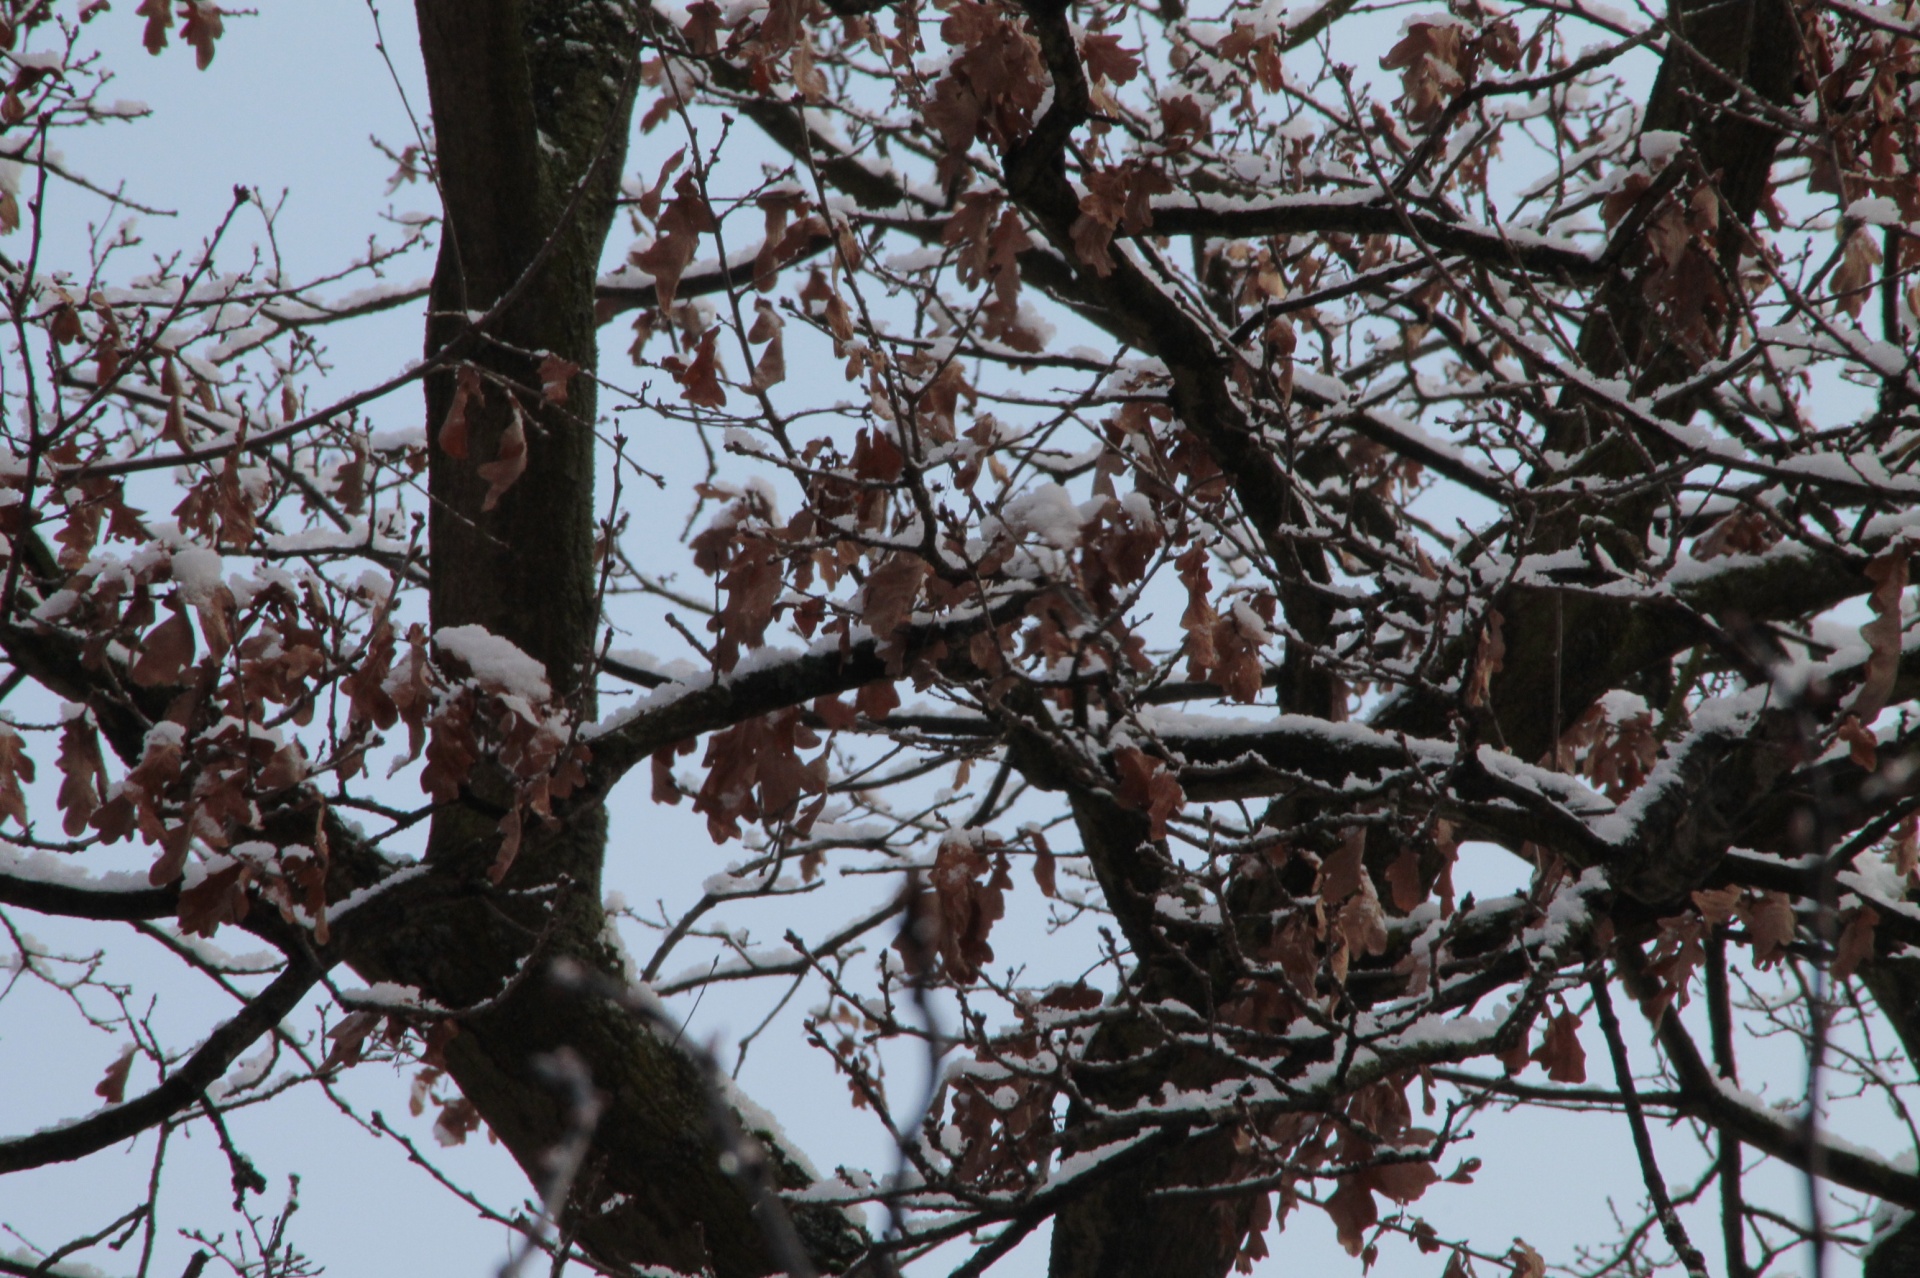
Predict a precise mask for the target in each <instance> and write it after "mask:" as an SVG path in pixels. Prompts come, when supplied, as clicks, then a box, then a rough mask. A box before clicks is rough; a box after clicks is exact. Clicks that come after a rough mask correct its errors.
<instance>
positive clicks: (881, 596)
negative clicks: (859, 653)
mask: <svg viewBox="0 0 1920 1278" xmlns="http://www.w3.org/2000/svg"><path fill="white" fill-rule="evenodd" d="M928 572H929V569H928V568H927V561H926V560H924V559H922V558H920V556H918V555H915V554H912V553H910V552H907V551H896V552H895V553H894V554H892V555H891V556H889V557H888V558H887V561H886V562H885V563H883V564H881V565H880V566H879V567H878V568H875V569H874V570H873V571H872V572H871V573H869V574H867V584H866V589H865V590H864V591H862V592H861V596H860V619H861V620H862V621H864V622H866V623H867V628H868V629H869V630H871V631H873V633H874V635H875V636H876V637H878V638H883V639H884V638H886V637H888V636H890V635H892V634H893V632H894V631H896V630H898V629H899V628H900V627H901V626H903V625H905V624H906V622H907V619H908V618H909V617H911V616H912V615H913V604H914V601H915V600H916V599H918V598H919V596H920V584H921V583H922V582H924V581H925V580H926V579H927V574H928Z"/></svg>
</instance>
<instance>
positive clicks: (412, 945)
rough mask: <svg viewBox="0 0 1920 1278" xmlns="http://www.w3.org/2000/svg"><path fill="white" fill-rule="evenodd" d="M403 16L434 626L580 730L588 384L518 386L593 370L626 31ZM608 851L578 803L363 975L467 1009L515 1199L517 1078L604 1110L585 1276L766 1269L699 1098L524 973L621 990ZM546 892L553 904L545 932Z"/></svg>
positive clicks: (425, 2) (617, 166)
mask: <svg viewBox="0 0 1920 1278" xmlns="http://www.w3.org/2000/svg"><path fill="white" fill-rule="evenodd" d="M416 8H417V13H418V16H419V24H420V38H421V49H422V53H423V55H424V57H425V62H426V69H427V80H428V87H429V90H430V93H431V98H432V107H433V118H434V124H435V131H436V140H437V143H438V152H437V157H438V167H437V178H438V181H439V185H440V189H441V193H442V196H443V200H444V205H445V212H446V233H445V235H444V237H443V239H442V243H441V249H440V258H439V264H438V267H437V269H436V271H435V275H434V280H433V288H432V294H431V307H432V314H431V317H430V319H429V321H428V327H427V343H426V346H427V353H428V355H429V356H433V355H435V354H437V353H439V352H441V351H442V350H443V349H445V348H448V347H449V346H453V348H454V349H455V350H456V351H457V353H458V354H459V356H460V360H461V361H462V362H464V363H466V364H468V365H471V366H474V367H477V368H479V369H481V370H483V373H484V375H485V376H486V379H487V380H486V384H485V397H484V402H483V403H482V404H474V403H471V402H469V404H468V406H467V408H468V412H467V417H468V421H469V428H470V435H469V455H468V456H467V457H466V458H464V459H463V458H458V457H453V456H450V455H449V454H448V453H447V452H446V451H445V450H443V449H435V450H434V453H433V462H432V471H431V485H430V492H431V497H432V502H433V508H432V522H431V532H432V617H433V624H434V626H435V628H436V629H437V628H441V627H446V626H457V625H466V624H479V625H482V626H485V627H486V628H487V629H488V630H489V631H491V632H493V633H495V634H498V635H501V636H503V637H505V638H507V639H509V640H511V641H512V642H513V643H514V644H516V645H518V646H519V647H520V648H521V649H522V650H523V651H525V652H527V653H529V654H530V655H532V656H534V657H536V658H538V659H539V660H540V661H541V663H542V664H543V665H545V667H546V669H547V674H548V679H549V681H550V683H551V684H552V686H553V688H554V691H555V693H556V695H558V696H561V697H570V698H571V699H572V701H573V704H574V706H575V707H576V710H577V713H579V714H580V715H581V716H583V717H585V718H591V717H592V714H593V688H592V680H591V678H590V677H587V674H586V672H587V671H589V669H590V666H589V662H590V659H591V656H592V652H593V646H594V640H595V638H596V635H595V624H596V618H597V616H598V600H597V599H596V597H595V592H596V579H595V574H594V562H593V538H594V506H593V467H594V462H595V440H594V432H593V425H594V415H595V414H594V410H595V398H594V385H593V381H592V379H591V378H590V377H589V376H585V375H582V376H577V377H575V378H573V379H572V380H571V383H570V385H569V386H568V396H567V399H566V402H565V403H564V404H553V403H547V402H544V401H543V400H542V397H541V395H540V393H539V389H540V378H539V376H538V375H537V370H538V367H539V364H540V360H541V359H542V358H543V357H544V356H545V355H547V354H549V353H551V354H553V355H557V356H559V357H561V358H562V359H565V360H567V361H569V362H571V363H572V364H575V365H577V366H578V367H579V368H581V369H582V370H585V371H586V372H587V373H590V372H591V370H592V369H593V368H594V366H595V363H596V358H595V355H596V325H595V319H594V280H595V275H596V272H597V269H598V266H599V261H600V255H601V250H602V246H603V244H604V242H605V238H606V234H607V230H608V227H609V225H610V222H611V218H612V215H613V209H614V199H615V197H616V195H617V192H618V183H619V177H620V173H621V171H622V164H623V161H624V157H625V152H626V139H627V134H628V132H629V129H630V116H631V112H632V106H633V94H634V88H635V85H636V84H637V76H636V75H635V74H634V68H633V61H634V58H635V57H636V56H637V54H636V44H637V38H638V37H637V32H636V30H635V29H634V26H633V24H632V22H633V20H632V18H631V16H630V15H629V14H627V13H626V11H625V9H624V8H623V7H622V6H619V5H614V4H584V3H576V2H573V0H546V2H541V0H420V2H419V3H418V5H417V6H416ZM503 298H506V299H508V304H507V305H506V306H505V307H503V308H500V309H499V314H498V315H497V317H496V318H495V320H494V321H493V322H492V323H491V324H489V325H488V326H487V328H486V329H485V331H483V332H479V333H475V332H473V331H472V325H471V323H470V320H471V319H472V317H475V316H478V315H481V314H484V313H486V312H488V311H490V310H493V309H495V308H497V307H499V304H500V303H501V301H502V299H503ZM457 384H458V379H457V376H456V374H455V373H454V371H453V370H452V369H451V368H449V369H448V370H446V371H444V372H441V373H438V374H436V375H434V376H432V377H430V378H429V379H428V380H427V383H426V387H427V408H426V412H427V421H428V428H429V432H430V433H434V432H437V431H438V430H439V429H440V427H441V424H442V423H443V422H444V421H445V419H446V417H447V413H448V410H449V408H450V406H451V404H452V401H453V397H454V395H455V393H456V387H457ZM515 400H517V405H518V407H517V409H516V407H515V405H514V402H513V401H515ZM516 411H517V412H519V413H521V414H523V415H524V419H525V426H524V427H523V429H524V431H525V434H526V437H527V438H526V447H527V464H526V469H525V472H524V473H523V474H522V475H520V476H519V478H518V479H517V481H515V482H514V483H513V484H512V486H511V487H510V488H508V489H507V491H506V492H505V493H504V494H503V495H500V496H499V497H498V500H497V504H496V505H495V506H494V508H493V509H491V510H488V509H486V508H485V507H486V498H487V495H488V492H489V488H490V484H489V481H488V479H487V478H486V477H484V476H482V475H481V474H480V473H479V472H478V470H477V467H478V466H479V465H480V464H482V463H485V462H488V461H491V460H493V459H494V458H495V456H496V454H497V451H498V449H499V446H500V440H501V437H502V435H503V434H504V433H505V432H506V431H507V430H508V429H509V427H510V424H511V422H512V419H513V415H514V413H515V412H516ZM488 789H489V785H488V782H487V779H486V778H484V777H479V776H476V778H475V780H474V781H473V783H472V784H471V786H470V791H472V792H473V793H472V795H471V798H470V800H469V801H468V802H466V803H463V804H460V805H455V806H452V807H450V808H446V809H443V810H442V811H441V812H440V813H439V814H437V815H436V816H435V818H434V823H433V829H432V833H431V836H430V840H429V853H428V857H429V860H431V861H433V862H435V863H436V864H437V865H439V866H441V867H442V868H451V867H455V866H457V867H459V868H461V869H462V870H464V872H465V873H466V874H467V875H469V876H471V877H472V878H473V879H474V880H475V881H479V880H480V879H481V877H482V876H483V875H484V872H485V870H486V868H487V866H489V865H490V864H491V863H492V861H493V859H494V855H495V850H496V848H497V846H498V843H499V835H498V831H497V829H496V824H497V819H498V812H499V810H500V809H499V806H498V805H497V800H498V799H499V798H500V797H501V796H500V795H488V794H486V793H485V792H486V791H487V790H488ZM489 799H493V800H496V802H495V803H492V804H490V803H489V802H488V800H489ZM605 851H606V823H605V818H604V814H603V812H602V810H601V809H600V808H599V807H598V806H597V805H589V806H585V807H584V808H582V809H578V810H576V811H575V812H573V813H572V814H571V815H569V816H568V817H567V818H566V819H565V820H564V822H562V823H561V824H560V825H559V827H558V828H557V829H552V830H546V831H539V832H536V833H532V834H530V835H529V837H528V841H527V845H526V847H525V848H524V849H523V850H522V851H521V853H520V855H519V858H518V859H517V861H516V862H515V865H514V868H513V871H512V872H511V874H510V875H509V876H508V878H507V879H506V881H505V882H504V883H503V884H502V890H501V891H499V892H484V891H482V892H478V893H476V894H475V895H474V896H471V897H469V898H467V899H464V900H457V901H449V902H444V903H441V904H439V905H438V906H433V907H428V908H425V909H422V910H421V911H419V912H418V913H417V915H416V916H415V917H414V918H413V920H412V921H411V923H410V926H408V927H407V928H406V929H404V930H403V931H399V932H397V933H395V934H393V935H392V936H391V937H389V938H387V940H386V941H385V943H384V944H382V945H380V946H379V947H378V948H377V950H376V951H375V952H374V953H372V954H369V955H368V956H366V957H365V958H364V959H363V960H362V961H361V962H360V964H359V966H360V967H361V969H362V970H363V971H364V972H366V973H367V974H368V975H369V976H373V977H377V978H378V979H386V980H397V981H402V982H405V983H408V984H413V985H417V986H419V987H420V989H421V990H422V992H423V994H424V995H425V996H426V997H427V998H429V999H432V1000H434V1001H436V1002H440V1003H443V1004H445V1005H448V1006H453V1007H474V1006H477V1005H481V1004H485V1008H484V1010H482V1011H480V1012H479V1013H478V1014H475V1015H468V1016H464V1017H461V1018H460V1019H459V1025H460V1032H459V1034H458V1035H457V1036H456V1037H455V1038H454V1040H453V1041H452V1043H451V1045H450V1046H449V1047H448V1049H447V1053H446V1055H447V1062H448V1067H449V1071H450V1073H451V1074H452V1076H453V1078H454V1079H455V1080H456V1081H457V1082H458V1083H459V1085H460V1088H461V1091H462V1092H463V1093H464V1094H465V1095H466V1097H467V1098H468V1099H469V1100H471V1101H472V1102H473V1103H474V1105H475V1106H476V1107H477V1108H478V1109H479V1111H480V1113H481V1114H482V1115H483V1117H484V1118H485V1120H486V1122H487V1124H488V1126H489V1127H490V1128H491V1129H492V1130H493V1132H494V1133H495V1134H497V1135H498V1136H499V1137H500V1139H501V1140H502V1142H503V1143H504V1144H505V1145H506V1146H507V1147H508V1148H509V1149H510V1150H512V1151H513V1154H514V1157H515V1158H516V1159H518V1160H519V1162H520V1164H521V1166H522V1167H524V1168H525V1169H526V1171H527V1173H528V1175H529V1177H531V1178H532V1179H533V1180H534V1182H535V1183H536V1184H539V1183H542V1179H543V1177H544V1176H545V1175H546V1165H545V1161H544V1160H545V1158H546V1155H547V1153H548V1151H549V1150H550V1149H551V1148H552V1147H553V1146H554V1145H555V1144H556V1143H557V1142H558V1140H559V1139H560V1137H561V1136H562V1135H563V1134H564V1133H565V1131H566V1130H567V1127H568V1123H569V1117H568V1114H567V1111H566V1107H565V1104H564V1101H563V1098H562V1097H561V1096H560V1095H558V1094H556V1092H555V1091H554V1089H553V1087H552V1086H551V1084H549V1083H548V1082H546V1081H544V1080H543V1079H542V1077H541V1076H540V1074H539V1072H538V1067H539V1064H540V1062H541V1061H542V1059H543V1058H544V1057H546V1056H547V1055H549V1054H551V1053H553V1052H556V1051H558V1050H561V1049H563V1048H564V1049H569V1050H571V1051H573V1052H575V1053H577V1054H578V1055H579V1056H580V1057H581V1059H583V1060H584V1061H585V1063H586V1064H587V1066H588V1068H589V1069H590V1071H591V1072H592V1076H593V1079H594V1083H595V1085H596V1086H597V1087H598V1088H599V1090H600V1091H601V1092H603V1093H604V1094H605V1096H606V1098H607V1108H606V1112H605V1115H604V1117H602V1119H601V1120H600V1123H599V1125H598V1127H597V1129H596V1132H595V1135H594V1141H593V1152H592V1153H591V1154H590V1155H589V1158H588V1160H587V1164H586V1168H585V1171H584V1173H583V1175H582V1176H581V1177H580V1179H579V1182H578V1184H577V1186H576V1189H575V1195H574V1204H573V1206H574V1209H575V1219H574V1225H573V1227H574V1228H575V1230H576V1231H577V1237H578V1239H579V1243H580V1245H581V1246H582V1247H583V1248H584V1249H585V1250H586V1251H587V1252H588V1253H589V1254H590V1255H592V1256H593V1257H594V1258H595V1259H597V1260H598V1261H600V1262H601V1263H603V1264H606V1265H609V1266H613V1267H616V1268H617V1267H624V1266H630V1265H646V1264H653V1265H665V1266H668V1267H670V1268H673V1269H676V1270H680V1271H683V1272H689V1273H694V1272H712V1273H715V1274H719V1275H723V1276H726V1278H733V1276H735V1275H740V1276H748V1275H758V1274H764V1273H767V1272H770V1271H772V1270H773V1269H775V1268H776V1267H777V1266H776V1265H775V1263H774V1261H773V1260H772V1258H771V1256H770V1255H769V1253H768V1250H767V1247H766V1243H765V1241H764V1239H763V1237H762V1233H761V1229H760V1227H759V1225H758V1223H757V1222H756V1220H755V1219H754V1217H753V1215H752V1212H751V1209H750V1203H749V1199H748V1197H747V1196H746V1194H745V1193H744V1192H743V1191H742V1190H741V1189H740V1187H739V1186H738V1185H737V1184H735V1183H734V1182H733V1181H732V1180H730V1179H729V1178H728V1177H727V1176H726V1174H725V1173H724V1172H722V1170H721V1159H720V1157H719V1154H720V1150H719V1148H718V1147H717V1145H716V1143H715V1137H714V1135H713V1132H712V1129H711V1125H710V1120H709V1114H710V1108H709V1091H708V1083H707V1080H705V1079H704V1078H703V1077H702V1076H701V1074H700V1072H699V1070H698V1069H697V1068H696V1066H695V1065H694V1064H693V1063H692V1061H690V1060H689V1058H688V1057H687V1056H686V1055H685V1054H684V1053H682V1052H680V1051H678V1050H677V1049H676V1048H675V1047H674V1046H673V1045H672V1044H671V1043H668V1042H666V1041H663V1040H662V1039H661V1038H660V1037H658V1036H656V1035H655V1034H653V1033H652V1032H650V1031H649V1030H647V1029H645V1028H644V1027H642V1026H641V1025H640V1024H638V1023H637V1022H636V1021H635V1020H634V1018H632V1017H631V1016H629V1015H628V1014H626V1013H625V1012H623V1011H620V1010H619V1009H617V1008H614V1007H613V1006H611V1005H608V1004H605V1003H602V1002H600V1001H597V1000H593V999H589V998H586V997H570V996H563V995H560V994H557V993H556V992H555V990H554V989H553V988H552V987H551V986H550V985H549V983H548V982H547V981H546V980H545V979H544V976H543V972H544V969H545V967H546V965H547V964H548V963H549V962H551V961H552V960H554V959H556V958H563V957H564V958H568V959H572V960H575V961H578V962H583V963H585V964H587V965H588V966H590V967H591V968H593V969H595V970H598V971H602V972H605V973H608V974H609V975H613V976H616V977H617V976H621V966H620V961H619V959H618V957H617V955H616V953H615V951H614V950H613V948H612V947H611V946H610V944H609V942H608V940H607V938H606V932H605V929H606V920H605V918H604V916H603V915H602V912H601V907H600V867H601V862H602V858H603V857H604V855H605ZM521 892H524V893H527V894H528V895H527V896H525V897H518V896H517V893H521ZM550 893H557V895H558V906H557V908H556V909H554V910H553V911H552V912H551V913H549V912H548V910H547V905H546V900H547V895H548V894H550ZM503 990H505V991H506V993H505V996H504V997H502V996H501V995H502V991H503ZM775 1157H776V1160H777V1165H778V1166H779V1169H780V1179H781V1180H782V1182H783V1183H785V1184H788V1185H790V1186H791V1185H800V1184H804V1183H806V1181H807V1180H808V1177H807V1176H806V1175H805V1174H804V1173H803V1172H802V1171H801V1169H800V1168H799V1167H798V1166H795V1165H793V1164H792V1163H790V1162H787V1161H784V1160H783V1159H782V1158H781V1156H780V1155H779V1154H778V1153H777V1152H776V1155H775ZM609 1204H615V1205H612V1206H609ZM797 1217H798V1218H797V1220H796V1224H797V1225H798V1226H799V1228H800V1230H801V1233H802V1236H803V1238H804V1239H805V1240H806V1241H807V1242H808V1244H809V1246H810V1247H811V1249H812V1250H813V1252H814V1254H815V1255H816V1256H817V1258H818V1259H819V1262H820V1263H821V1264H822V1265H823V1266H825V1267H828V1268H832V1269H839V1268H844V1267H845V1266H846V1265H847V1264H849V1263H850V1262H851V1261H852V1260H853V1259H854V1258H855V1256H856V1255H857V1254H858V1253H859V1250H860V1249H861V1247H862V1246H863V1240H862V1238H861V1236H860V1234H859V1232H858V1231H857V1230H856V1229H855V1228H854V1227H853V1226H852V1225H851V1224H849V1222H848V1221H847V1220H846V1219H845V1218H844V1217H842V1216H840V1215H839V1214H838V1213H836V1212H831V1211H822V1210H817V1209H816V1210H811V1211H803V1212H800V1213H797Z"/></svg>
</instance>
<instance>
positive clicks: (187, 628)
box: [127, 599, 194, 688]
mask: <svg viewBox="0 0 1920 1278" xmlns="http://www.w3.org/2000/svg"><path fill="white" fill-rule="evenodd" d="M168 605H169V606H170V607H172V608H173V615H172V616H170V617H168V618H167V619H166V620H165V621H162V622H161V623H160V624H159V625H157V626H155V627H154V628H153V629H152V630H149V631H148V632H147V637H146V638H145V639H144V640H142V641H141V643H140V655H139V657H138V658H136V659H135V660H134V663H133V669H131V670H129V671H128V672H127V673H128V676H129V677H130V678H132V680H133V681H134V682H135V683H137V684H139V685H140V686H141V687H143V688H158V687H165V686H166V685H168V684H173V683H178V682H180V675H181V672H182V671H184V670H185V669H186V668H187V667H188V666H190V665H192V664H193V653H194V644H193V623H192V622H190V621H188V620H187V614H186V612H185V610H183V609H182V608H181V607H180V606H179V602H178V600H177V599H170V600H168Z"/></svg>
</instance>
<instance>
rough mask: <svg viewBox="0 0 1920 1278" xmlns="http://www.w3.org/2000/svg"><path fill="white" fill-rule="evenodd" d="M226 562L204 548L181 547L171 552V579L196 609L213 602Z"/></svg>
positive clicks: (215, 553)
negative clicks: (177, 584)
mask: <svg viewBox="0 0 1920 1278" xmlns="http://www.w3.org/2000/svg"><path fill="white" fill-rule="evenodd" d="M225 570H226V561H224V560H223V559H221V558H220V556H219V554H218V553H217V552H215V551H212V550H208V549H207V548H206V547H204V546H181V547H178V548H177V549H175V550H174V552H173V579H174V581H176V582H178V583H179V585H180V593H181V594H182V595H184V596H186V600H187V602H188V603H190V604H193V605H194V606H196V607H198V606H200V605H201V604H206V603H210V602H212V600H213V592H214V591H215V590H216V589H217V588H218V587H219V585H220V577H221V574H222V573H223V572H224V571H225Z"/></svg>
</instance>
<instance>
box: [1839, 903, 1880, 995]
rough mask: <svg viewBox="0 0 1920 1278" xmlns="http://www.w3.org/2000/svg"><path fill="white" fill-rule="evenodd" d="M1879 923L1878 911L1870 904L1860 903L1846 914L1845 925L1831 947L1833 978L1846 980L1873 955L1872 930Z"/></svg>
mask: <svg viewBox="0 0 1920 1278" xmlns="http://www.w3.org/2000/svg"><path fill="white" fill-rule="evenodd" d="M1879 923H1880V912H1879V911H1878V910H1876V909H1874V908H1873V907H1872V906H1871V905H1862V906H1861V907H1860V908H1859V909H1857V910H1854V911H1852V912H1851V913H1849V914H1848V915H1847V925H1846V926H1845V927H1844V928H1842V929H1841V930H1840V939H1839V940H1838V941H1836V942H1835V943H1834V947H1833V977H1834V979H1835V980H1837V981H1844V980H1846V979H1847V978H1848V977H1850V976H1852V975H1853V974H1854V973H1855V972H1857V971H1859V970H1860V965H1861V964H1862V963H1864V962H1865V961H1866V960H1868V959H1870V958H1872V957H1873V930H1874V928H1876V927H1877V926H1879Z"/></svg>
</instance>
